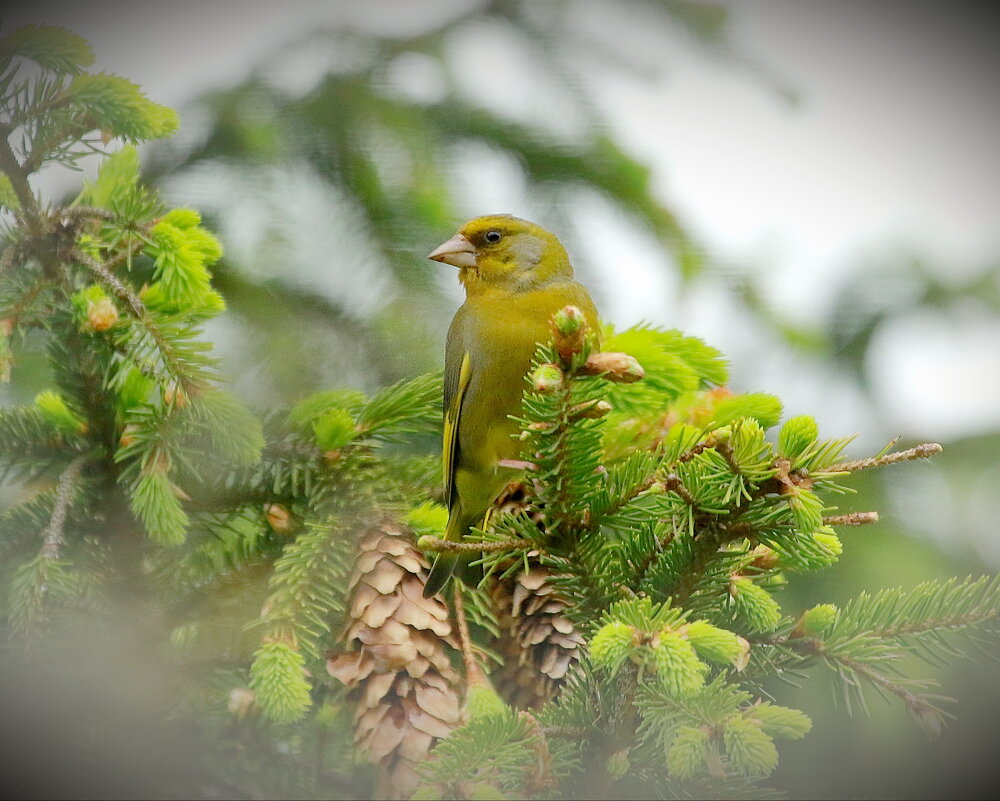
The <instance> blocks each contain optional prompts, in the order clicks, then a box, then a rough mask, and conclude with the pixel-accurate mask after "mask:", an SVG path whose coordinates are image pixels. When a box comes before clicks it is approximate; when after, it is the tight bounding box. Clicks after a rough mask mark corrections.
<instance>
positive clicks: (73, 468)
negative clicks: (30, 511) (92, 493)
mask: <svg viewBox="0 0 1000 801" xmlns="http://www.w3.org/2000/svg"><path fill="white" fill-rule="evenodd" d="M86 461H87V457H86V456H77V457H76V458H75V459H74V460H73V461H72V462H70V463H69V466H68V467H67V468H66V469H65V470H63V472H62V474H61V475H60V476H59V483H58V484H57V485H56V501H55V504H54V505H53V507H52V517H51V518H50V519H49V524H48V526H46V527H45V531H44V533H43V534H42V556H43V557H44V558H46V559H58V558H59V551H60V550H61V549H62V546H63V544H64V543H65V541H66V540H65V537H64V536H63V528H64V526H65V525H66V515H67V514H68V513H69V505H70V502H71V501H72V500H73V493H74V490H75V489H76V482H77V480H78V479H79V478H80V471H81V470H82V469H83V465H84V463H85V462H86Z"/></svg>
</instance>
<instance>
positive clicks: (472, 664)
mask: <svg viewBox="0 0 1000 801" xmlns="http://www.w3.org/2000/svg"><path fill="white" fill-rule="evenodd" d="M453 583H454V585H455V620H456V621H457V622H458V644H459V646H460V647H461V649H462V662H463V664H464V665H465V678H466V681H467V682H468V683H469V684H470V685H471V684H472V683H473V682H474V681H475V679H478V678H479V676H480V670H479V665H477V664H476V656H475V654H473V653H472V638H471V637H470V636H469V621H468V620H467V619H466V617H465V599H464V598H463V597H462V585H461V583H460V582H459V581H457V580H455V581H454V582H453Z"/></svg>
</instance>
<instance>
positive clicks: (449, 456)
mask: <svg viewBox="0 0 1000 801" xmlns="http://www.w3.org/2000/svg"><path fill="white" fill-rule="evenodd" d="M471 375H472V363H471V360H470V359H469V354H468V353H465V354H464V355H463V356H462V366H461V367H460V368H459V371H458V386H457V387H456V389H455V395H454V397H453V398H452V399H451V406H450V407H449V408H448V409H447V410H446V411H445V415H444V438H443V442H442V446H443V447H442V456H443V458H442V464H441V470H442V480H443V482H444V497H445V501H446V503H447V504H448V508H449V509H450V508H451V506H452V502H453V498H452V494H453V492H454V489H455V455H456V452H457V450H458V421H459V417H460V415H461V411H462V400H463V398H464V397H465V390H466V389H467V388H468V386H469V377H470V376H471Z"/></svg>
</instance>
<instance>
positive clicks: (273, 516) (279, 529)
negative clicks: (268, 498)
mask: <svg viewBox="0 0 1000 801" xmlns="http://www.w3.org/2000/svg"><path fill="white" fill-rule="evenodd" d="M264 516H265V517H266V518H267V524H268V525H269V526H270V527H271V531H273V532H275V533H276V534H287V533H288V532H289V531H291V528H292V513H291V512H289V511H288V507H286V506H283V505H282V504H280V503H265V504H264Z"/></svg>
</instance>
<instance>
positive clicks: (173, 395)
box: [163, 381, 188, 409]
mask: <svg viewBox="0 0 1000 801" xmlns="http://www.w3.org/2000/svg"><path fill="white" fill-rule="evenodd" d="M163 401H164V403H166V404H167V406H176V407H177V408H178V409H186V408H187V405H188V396H187V393H186V392H185V391H184V390H183V389H182V388H181V387H180V386H178V385H177V382H176V381H171V382H170V384H169V385H168V386H167V388H166V389H165V390H163Z"/></svg>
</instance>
